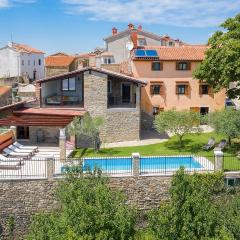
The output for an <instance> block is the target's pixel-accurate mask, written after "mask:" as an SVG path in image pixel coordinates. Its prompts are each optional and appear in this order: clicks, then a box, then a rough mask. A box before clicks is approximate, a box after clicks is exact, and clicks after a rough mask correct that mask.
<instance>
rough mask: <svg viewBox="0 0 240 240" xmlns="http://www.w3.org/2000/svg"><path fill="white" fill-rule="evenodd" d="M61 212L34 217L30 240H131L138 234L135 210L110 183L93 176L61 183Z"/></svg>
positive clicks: (78, 177) (82, 176) (80, 176)
mask: <svg viewBox="0 0 240 240" xmlns="http://www.w3.org/2000/svg"><path fill="white" fill-rule="evenodd" d="M57 198H58V200H59V203H60V206H61V208H60V209H58V210H56V211H53V212H52V213H50V214H38V215H36V216H35V217H34V219H33V222H32V224H31V227H30V233H29V235H28V238H27V239H29V240H30V239H35V240H45V239H46V240H47V239H51V240H65V239H70V240H71V239H72V240H78V239H82V240H95V239H96V240H105V239H109V240H131V239H133V236H134V234H135V229H134V227H135V210H133V209H131V208H130V207H128V206H127V205H126V204H125V196H124V195H122V194H121V193H120V192H119V191H112V190H111V189H110V188H109V187H108V185H107V179H105V178H103V177H101V176H100V175H98V174H96V172H94V173H92V174H91V173H88V175H83V174H82V173H80V174H78V175H76V174H71V175H69V176H68V177H67V178H66V180H64V181H63V182H62V183H60V185H59V187H58V190H57Z"/></svg>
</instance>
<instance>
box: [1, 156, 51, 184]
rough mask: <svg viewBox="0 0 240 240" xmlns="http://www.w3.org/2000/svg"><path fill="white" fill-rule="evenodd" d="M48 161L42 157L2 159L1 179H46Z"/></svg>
mask: <svg viewBox="0 0 240 240" xmlns="http://www.w3.org/2000/svg"><path fill="white" fill-rule="evenodd" d="M46 178H47V161H46V159H45V158H42V159H31V160H29V159H0V180H22V179H46Z"/></svg>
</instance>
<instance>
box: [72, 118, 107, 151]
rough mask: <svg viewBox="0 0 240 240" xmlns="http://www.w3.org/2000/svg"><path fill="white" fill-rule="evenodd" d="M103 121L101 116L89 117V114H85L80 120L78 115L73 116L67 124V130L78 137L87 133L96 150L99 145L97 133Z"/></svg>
mask: <svg viewBox="0 0 240 240" xmlns="http://www.w3.org/2000/svg"><path fill="white" fill-rule="evenodd" d="M103 123H104V121H103V118H102V117H96V118H91V117H90V116H89V115H85V116H84V117H83V119H82V120H81V119H80V118H79V117H75V118H74V119H73V121H72V123H71V124H70V125H69V126H68V128H67V131H68V132H69V133H70V135H75V136H78V137H79V136H81V135H87V136H89V137H91V139H92V140H93V143H94V149H95V151H97V152H98V151H99V150H100V146H101V141H100V137H99V134H100V129H101V127H102V125H103Z"/></svg>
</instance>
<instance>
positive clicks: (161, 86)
mask: <svg viewBox="0 0 240 240" xmlns="http://www.w3.org/2000/svg"><path fill="white" fill-rule="evenodd" d="M163 93H164V92H163V85H162V84H161V85H160V95H161V96H162V95H163Z"/></svg>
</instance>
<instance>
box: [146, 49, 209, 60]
mask: <svg viewBox="0 0 240 240" xmlns="http://www.w3.org/2000/svg"><path fill="white" fill-rule="evenodd" d="M145 49H146V50H147V49H148V50H157V52H158V56H159V60H169V61H170V60H192V61H202V60H203V59H204V57H205V52H206V50H207V49H208V46H206V45H183V46H180V47H164V46H146V47H145Z"/></svg>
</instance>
